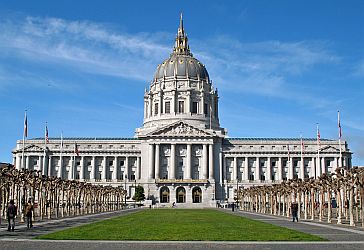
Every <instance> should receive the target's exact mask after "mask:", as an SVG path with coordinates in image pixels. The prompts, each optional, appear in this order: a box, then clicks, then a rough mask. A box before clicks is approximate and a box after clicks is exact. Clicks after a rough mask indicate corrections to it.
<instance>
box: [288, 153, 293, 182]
mask: <svg viewBox="0 0 364 250" xmlns="http://www.w3.org/2000/svg"><path fill="white" fill-rule="evenodd" d="M288 179H293V158H292V157H291V158H290V159H289V162H288Z"/></svg>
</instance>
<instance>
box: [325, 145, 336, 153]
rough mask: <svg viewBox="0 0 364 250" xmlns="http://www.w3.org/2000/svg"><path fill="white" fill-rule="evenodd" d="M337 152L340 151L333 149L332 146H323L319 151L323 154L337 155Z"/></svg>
mask: <svg viewBox="0 0 364 250" xmlns="http://www.w3.org/2000/svg"><path fill="white" fill-rule="evenodd" d="M339 151H340V149H338V148H335V147H333V146H325V147H322V148H321V150H320V152H323V153H337V152H339Z"/></svg>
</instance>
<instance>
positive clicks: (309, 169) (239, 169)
mask: <svg viewBox="0 0 364 250" xmlns="http://www.w3.org/2000/svg"><path fill="white" fill-rule="evenodd" d="M342 159H343V163H342V166H343V167H344V168H345V169H349V168H350V166H349V162H348V158H347V157H343V158H342ZM328 160H329V161H330V164H329V165H328V163H327V161H328ZM229 163H230V164H229ZM239 163H242V164H239ZM223 164H224V166H223V169H224V170H223V180H225V181H233V182H234V181H236V180H238V181H240V182H241V181H254V182H260V181H267V182H269V181H278V182H280V181H282V180H288V179H293V178H301V179H304V178H309V177H313V178H317V177H319V176H320V175H321V174H325V173H327V172H335V170H336V169H337V168H338V167H340V157H337V156H327V157H325V156H321V157H320V158H317V156H305V157H290V158H288V157H287V156H284V157H278V156H268V157H267V156H251V157H250V156H249V157H248V156H233V155H229V154H226V155H224V163H223Z"/></svg>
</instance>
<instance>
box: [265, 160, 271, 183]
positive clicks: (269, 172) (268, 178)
mask: <svg viewBox="0 0 364 250" xmlns="http://www.w3.org/2000/svg"><path fill="white" fill-rule="evenodd" d="M266 177H267V178H266V180H267V181H271V180H272V158H271V157H270V156H268V158H267V176H266Z"/></svg>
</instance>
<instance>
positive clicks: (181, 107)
mask: <svg viewBox="0 0 364 250" xmlns="http://www.w3.org/2000/svg"><path fill="white" fill-rule="evenodd" d="M184 112H185V102H184V101H178V113H184Z"/></svg>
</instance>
